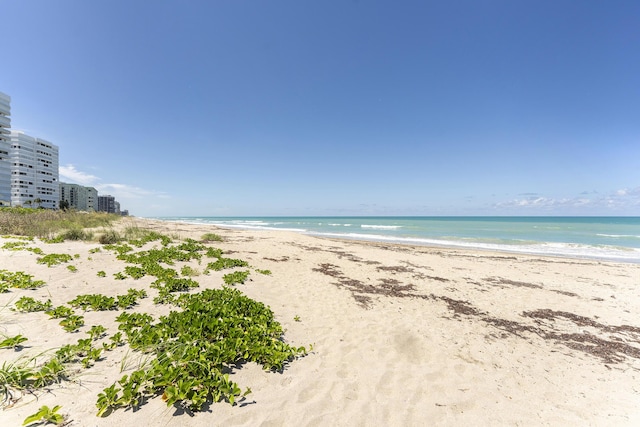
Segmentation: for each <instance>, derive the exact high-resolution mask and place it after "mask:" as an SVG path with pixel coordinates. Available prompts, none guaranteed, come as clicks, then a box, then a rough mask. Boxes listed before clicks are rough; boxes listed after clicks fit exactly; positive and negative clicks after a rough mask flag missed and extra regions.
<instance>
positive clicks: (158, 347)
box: [0, 227, 306, 423]
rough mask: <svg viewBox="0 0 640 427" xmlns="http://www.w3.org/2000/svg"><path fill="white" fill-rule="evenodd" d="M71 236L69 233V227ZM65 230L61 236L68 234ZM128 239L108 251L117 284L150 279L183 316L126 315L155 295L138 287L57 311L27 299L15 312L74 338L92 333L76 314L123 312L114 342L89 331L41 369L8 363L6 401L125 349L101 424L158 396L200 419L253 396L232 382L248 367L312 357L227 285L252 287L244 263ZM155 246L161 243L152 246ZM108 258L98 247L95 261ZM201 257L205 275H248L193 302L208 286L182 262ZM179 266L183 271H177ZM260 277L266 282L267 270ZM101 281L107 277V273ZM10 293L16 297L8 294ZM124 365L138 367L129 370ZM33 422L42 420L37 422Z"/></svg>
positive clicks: (77, 300) (193, 244)
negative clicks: (212, 408) (44, 320)
mask: <svg viewBox="0 0 640 427" xmlns="http://www.w3.org/2000/svg"><path fill="white" fill-rule="evenodd" d="M64 230H70V227H67V228H65V229H64ZM64 230H62V232H60V234H64ZM123 235H124V236H127V239H128V240H127V241H126V243H123V240H117V241H113V242H110V243H108V244H104V246H102V248H103V249H104V250H108V251H113V253H114V254H115V256H116V258H117V259H118V260H120V261H123V262H125V263H127V264H128V265H126V266H125V268H124V269H123V271H122V272H119V273H116V274H114V276H113V277H114V278H115V279H117V280H124V279H127V278H129V277H130V278H133V279H140V278H142V277H144V276H152V277H153V278H154V279H155V280H154V281H153V282H152V283H151V285H150V287H151V288H153V289H156V290H157V295H156V296H155V297H154V303H156V304H172V305H173V306H175V310H174V309H172V311H171V312H170V313H169V314H168V315H166V316H159V317H154V316H152V315H151V314H149V313H141V312H135V311H124V310H126V309H128V308H131V307H132V306H134V305H136V304H137V303H138V301H139V299H141V298H146V297H147V290H145V289H133V288H131V289H129V290H128V291H127V293H126V294H123V295H115V296H107V295H101V294H80V295H76V296H75V297H73V299H72V300H71V301H68V303H67V304H66V305H60V306H57V307H54V306H53V305H52V303H51V300H47V301H46V302H43V301H37V300H35V299H33V298H28V297H23V298H20V300H18V301H17V302H16V304H15V310H16V311H22V312H30V311H44V312H45V313H46V314H47V315H49V316H50V317H51V318H56V319H60V320H59V322H60V325H61V326H62V327H63V328H64V330H66V331H68V332H77V331H78V330H80V328H82V327H83V326H85V318H84V316H82V315H79V314H76V311H77V312H78V313H81V310H82V311H85V312H86V311H89V310H91V311H106V310H110V311H115V310H122V311H121V312H119V313H118V316H117V317H116V322H117V325H118V330H117V332H115V333H114V334H112V335H111V336H109V332H110V331H109V330H108V328H107V327H105V326H103V325H99V324H94V325H87V328H86V329H83V330H84V331H85V332H84V333H86V334H87V335H84V333H83V334H82V335H83V336H84V338H81V339H78V341H77V343H75V344H66V345H64V346H62V347H60V348H58V349H57V350H56V351H55V354H54V356H53V357H52V358H51V359H49V360H48V361H47V362H46V363H45V364H44V365H42V366H36V364H35V360H32V361H30V362H29V363H26V362H25V363H23V362H20V361H18V362H12V363H5V366H3V367H2V369H4V371H2V369H0V393H4V394H5V395H7V394H11V393H13V391H14V390H25V389H26V390H28V391H29V392H33V391H34V390H36V389H37V388H42V387H45V386H47V384H52V383H53V382H54V381H60V380H61V379H64V378H66V373H67V372H76V371H78V370H77V369H75V368H74V369H73V370H70V368H69V364H77V366H79V367H83V368H85V369H89V368H91V367H92V366H94V364H95V363H96V362H98V361H100V360H104V359H105V358H106V357H115V355H116V354H118V353H117V352H110V351H111V350H113V349H115V348H116V347H121V346H126V347H125V349H123V352H124V351H126V355H125V356H124V357H122V361H121V364H122V371H121V375H122V377H121V378H119V379H116V380H115V381H114V382H113V384H111V385H110V386H109V387H106V388H104V390H103V391H102V392H101V393H99V395H98V396H97V401H96V407H97V412H98V415H100V416H105V415H108V414H109V413H110V412H111V411H113V410H117V409H118V408H123V409H125V408H130V409H135V408H137V407H139V406H140V405H142V404H144V402H145V401H147V400H148V399H151V398H154V397H155V398H157V397H160V398H162V399H163V401H164V402H165V403H166V404H167V405H168V406H176V407H179V408H182V409H184V410H186V411H187V412H189V411H199V410H202V409H203V407H205V405H207V404H210V403H212V402H220V401H226V402H228V403H230V404H235V403H236V402H238V400H240V399H243V398H244V396H246V395H247V394H248V393H250V392H251V390H250V389H249V388H246V389H244V390H242V389H241V388H240V385H238V384H236V383H235V382H234V381H233V380H232V377H231V376H230V375H231V374H232V373H233V370H235V369H239V368H241V367H242V365H243V364H245V363H248V362H254V363H258V364H260V365H261V366H262V367H263V368H264V369H265V370H268V371H281V370H282V369H284V367H285V366H286V365H287V364H288V363H289V362H290V361H292V360H294V359H295V358H297V357H301V356H303V355H305V354H306V349H305V348H304V347H294V346H290V345H289V344H287V343H286V342H285V341H284V339H283V334H284V331H283V329H282V327H281V326H280V324H279V323H278V322H276V321H275V319H274V315H273V312H272V311H271V310H270V308H269V307H267V306H265V305H264V304H262V303H260V302H257V301H255V300H252V299H250V298H248V297H247V296H245V295H244V294H242V293H241V292H240V291H239V290H237V289H235V288H232V287H228V286H227V285H234V284H237V283H244V282H245V281H246V280H247V279H248V277H249V276H250V273H251V271H252V270H249V269H248V268H250V267H249V264H248V263H247V262H246V261H243V260H239V259H231V258H224V257H223V256H222V255H223V252H222V250H221V249H216V248H211V247H208V246H206V245H205V244H203V242H202V241H196V240H193V239H184V240H183V241H175V243H174V240H173V239H172V238H169V237H167V236H164V235H162V234H160V233H157V232H153V231H150V230H141V229H137V230H135V231H133V230H132V231H125V232H124V233H123ZM150 242H157V243H154V244H153V245H147V243H150ZM20 246H22V247H26V246H27V245H14V247H16V248H18V247H20ZM145 249H146V250H145ZM100 250H101V248H95V249H92V250H91V251H90V252H91V253H96V252H98V251H100ZM203 256H207V257H209V258H215V259H214V260H211V261H215V262H211V263H209V265H208V266H207V269H208V270H215V271H220V270H225V269H232V268H242V267H245V268H246V270H245V271H233V270H231V272H230V273H229V274H225V275H224V276H223V278H222V280H223V283H222V289H207V290H205V291H202V292H199V293H192V292H194V291H193V290H194V289H195V288H197V287H199V285H200V284H199V283H198V281H196V280H194V279H193V278H194V277H196V276H198V275H199V274H200V273H199V271H198V270H197V269H196V268H194V266H193V265H194V263H192V264H191V265H189V264H183V263H189V262H192V261H197V262H198V264H200V262H201V259H202V257H203ZM76 258H78V257H76ZM72 259H73V257H72V256H70V255H66V254H50V255H43V256H42V257H41V258H39V262H40V263H41V264H47V265H49V266H51V265H57V264H60V263H64V262H69V261H71V260H72ZM177 263H180V264H179V265H180V267H175V268H172V266H174V265H175V264H177ZM70 267H74V266H72V265H68V266H67V268H69V269H70V270H71V268H70ZM256 271H258V272H260V273H262V274H267V273H266V271H267V270H264V271H262V270H256ZM269 273H270V272H269ZM97 275H98V276H100V277H106V276H107V274H106V272H105V271H104V270H100V271H99V272H98V273H97ZM23 279H24V278H23ZM32 282H34V281H33V280H32ZM42 284H44V282H43V283H42ZM6 286H7V289H8V287H9V285H6ZM74 310H75V311H74ZM10 344H11V343H7V345H10ZM125 359H128V360H136V361H138V362H136V363H134V364H130V363H128V362H125ZM125 364H126V365H127V366H126V369H125ZM131 369H133V371H131ZM125 370H126V371H127V372H126V374H124V371H125ZM5 371H7V372H9V374H8V375H9V376H11V377H12V378H13V379H12V380H11V381H12V384H15V385H7V383H6V382H2V375H3V372H5ZM78 372H79V371H78ZM107 385H108V384H107ZM2 387H4V388H2ZM5 390H6V391H5ZM14 401H15V399H14ZM36 414H37V413H36ZM36 414H33V415H34V416H36ZM32 422H34V423H35V422H39V421H36V420H35V419H34V421H32ZM40 422H41V421H40Z"/></svg>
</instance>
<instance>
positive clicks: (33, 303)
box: [14, 296, 52, 313]
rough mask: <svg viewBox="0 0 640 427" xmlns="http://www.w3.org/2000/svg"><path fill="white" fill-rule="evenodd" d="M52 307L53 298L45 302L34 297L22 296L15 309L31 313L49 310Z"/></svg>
mask: <svg viewBox="0 0 640 427" xmlns="http://www.w3.org/2000/svg"><path fill="white" fill-rule="evenodd" d="M51 307H52V304H51V300H50V299H48V300H46V301H45V302H42V301H37V300H35V299H34V298H32V297H26V296H24V297H20V299H19V300H18V301H16V303H15V304H14V310H15V311H21V312H23V313H31V312H36V311H47V310H50V309H51Z"/></svg>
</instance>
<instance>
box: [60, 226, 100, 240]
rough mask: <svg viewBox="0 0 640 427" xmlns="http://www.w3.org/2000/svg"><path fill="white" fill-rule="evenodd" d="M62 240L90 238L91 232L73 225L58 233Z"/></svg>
mask: <svg viewBox="0 0 640 427" xmlns="http://www.w3.org/2000/svg"><path fill="white" fill-rule="evenodd" d="M60 236H61V237H62V239H64V240H91V239H92V238H93V233H92V232H90V231H86V230H84V229H82V228H78V227H73V228H70V229H68V230H66V231H64V232H62V233H61V234H60Z"/></svg>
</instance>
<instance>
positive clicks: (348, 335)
mask: <svg viewBox="0 0 640 427" xmlns="http://www.w3.org/2000/svg"><path fill="white" fill-rule="evenodd" d="M132 224H133V225H137V226H140V227H148V228H151V229H153V230H156V231H159V232H162V233H163V234H167V235H169V236H175V237H179V238H181V239H184V238H187V237H190V238H195V239H198V238H199V237H200V236H201V235H202V234H204V233H207V232H214V233H217V234H219V235H221V236H222V237H223V238H224V241H223V242H220V243H212V246H215V247H219V248H221V249H223V250H224V251H225V253H231V254H234V255H233V256H234V257H238V258H241V259H244V260H246V261H248V262H249V263H250V265H251V266H253V267H255V268H259V269H268V270H270V271H271V272H272V274H271V275H268V276H267V275H257V274H252V275H251V281H249V282H247V283H245V284H243V285H236V287H237V288H238V289H239V290H241V291H242V292H243V293H245V294H246V295H248V296H249V297H251V298H253V299H255V300H258V301H261V302H264V303H265V304H267V305H269V306H270V307H271V308H272V310H273V311H274V313H275V316H276V319H277V320H278V321H279V322H280V323H281V324H282V325H283V327H284V328H285V330H286V333H285V340H286V341H287V342H291V343H294V344H296V345H308V344H313V351H312V352H311V353H310V354H309V355H307V356H306V357H303V358H301V359H298V360H295V361H293V362H291V363H290V365H289V366H288V367H287V369H285V370H284V371H283V372H282V373H281V374H273V373H267V372H264V371H262V370H261V369H260V368H258V367H257V366H253V365H250V364H248V365H247V366H244V367H243V368H242V369H240V370H238V371H236V372H234V373H233V377H234V378H236V379H237V381H238V382H239V383H241V384H242V385H244V386H249V387H251V389H252V391H253V393H252V394H250V395H249V396H248V398H247V401H245V402H244V403H243V404H241V405H236V406H230V405H228V404H227V403H215V404H212V405H211V406H210V407H209V408H208V412H203V413H196V414H194V416H192V417H191V416H189V415H187V414H183V415H179V416H175V412H176V410H175V409H174V408H167V407H166V405H165V404H164V403H163V402H162V400H161V399H160V398H156V399H152V400H151V401H149V402H148V403H147V404H145V405H143V406H142V407H141V408H140V410H138V411H136V412H131V411H124V410H118V411H115V412H114V413H113V414H111V415H110V416H109V417H107V418H97V417H96V416H95V412H96V409H95V399H96V395H97V393H98V392H99V391H101V390H102V388H104V387H106V386H108V385H110V384H111V382H112V381H113V380H114V379H117V378H119V376H118V372H117V371H118V370H119V369H120V368H121V363H120V361H119V360H116V359H113V360H111V359H108V360H106V361H105V362H104V364H102V363H98V364H96V366H95V368H92V371H91V372H90V373H89V374H87V375H86V376H84V377H82V379H81V381H80V383H77V382H75V383H67V384H63V387H59V388H56V387H53V389H52V390H51V391H50V392H49V393H45V394H43V395H39V396H38V400H37V401H36V400H34V399H32V398H30V397H29V396H25V398H24V400H23V401H22V402H19V403H18V404H16V405H15V406H14V407H13V408H10V409H4V410H2V411H1V412H0V421H3V424H6V425H19V424H21V423H22V420H24V418H25V417H26V415H29V414H31V413H33V412H35V411H36V410H37V408H38V407H39V406H40V405H43V404H47V405H50V406H53V405H55V404H62V405H63V409H62V411H63V412H66V413H68V414H69V417H70V419H71V420H72V422H71V423H70V424H69V425H77V426H81V425H98V426H115V425H140V424H141V423H146V424H153V425H176V426H177V425H188V426H204V425H211V423H216V424H226V425H261V424H263V425H294V424H295V425H318V424H319V425H345V426H346V425H394V426H396V425H397V426H400V425H424V424H425V423H428V424H432V425H461V424H469V425H532V424H534V425H541V424H547V425H567V424H569V425H637V424H638V423H639V422H640V414H639V412H640V411H639V410H638V408H640V390H638V389H637V384H638V378H639V374H638V372H639V369H640V322H638V320H637V316H636V313H638V312H640V301H638V299H637V297H636V295H637V291H638V286H639V285H640V265H637V264H632V263H619V262H609V261H602V260H588V259H572V258H564V257H562V258H560V257H548V256H539V255H527V254H515V253H505V252H494V251H485V250H468V249H462V248H443V247H428V246H411V245H406V244H395V243H386V242H363V241H351V240H343V239H332V238H331V239H330V238H326V237H323V238H317V237H313V236H309V235H305V234H300V233H295V232H290V231H271V230H269V231H267V230H260V231H255V230H253V231H252V230H241V229H228V228H220V227H215V226H211V225H206V224H200V225H194V224H185V223H178V222H170V221H160V220H148V219H134V218H130V219H127V220H123V221H122V222H121V224H120V226H121V227H124V226H127V225H132ZM3 241H4V239H3ZM38 246H39V247H42V248H43V250H45V251H48V252H51V251H55V252H68V253H79V254H80V258H79V259H78V261H77V262H76V263H75V264H76V265H77V268H78V272H77V273H70V272H69V271H67V270H66V269H65V268H64V267H63V266H57V267H54V268H47V267H46V266H42V265H38V264H36V263H35V255H34V254H32V253H29V252H10V251H7V250H0V256H1V257H2V259H3V265H4V267H3V268H5V269H10V270H12V271H25V272H27V273H29V274H33V275H34V277H35V278H36V279H41V280H45V281H46V282H47V286H46V287H45V288H42V289H41V290H38V291H12V292H11V293H10V294H7V293H5V294H0V301H1V302H2V304H1V305H2V306H5V307H9V306H10V305H11V301H14V300H15V298H16V297H18V296H20V295H37V296H42V297H46V296H47V295H51V296H53V297H55V298H56V303H64V302H65V301H68V300H70V299H71V298H73V295H77V294H78V293H81V292H82V293H86V292H96V291H98V290H100V291H101V292H103V293H110V292H116V291H117V290H118V289H120V288H123V289H125V288H126V287H131V286H135V287H140V288H142V287H144V286H147V285H148V281H146V282H145V280H142V279H141V280H140V281H133V280H130V279H129V280H126V281H123V282H125V283H118V281H112V280H111V279H104V280H106V281H100V280H102V279H100V280H98V279H96V271H97V270H100V269H102V270H107V271H108V273H112V272H116V271H119V270H121V269H122V263H121V262H119V261H117V260H115V256H113V254H111V253H107V252H104V253H99V254H94V255H92V256H91V257H92V258H93V259H92V260H88V257H89V252H88V251H89V250H90V249H92V248H95V247H99V246H101V245H99V244H97V243H84V242H65V243H62V244H58V245H55V246H54V247H52V245H46V244H41V243H40V244H38ZM9 265H10V266H11V267H8V266H9ZM194 265H195V264H194ZM195 266H196V268H197V265H195ZM200 268H202V267H200ZM196 279H197V280H198V281H199V282H200V286H201V288H200V289H197V290H202V289H204V288H207V287H214V288H216V287H220V286H221V283H220V280H219V279H220V278H219V277H212V276H199V277H196ZM197 290H196V291H197ZM136 310H140V311H148V312H151V313H154V314H156V313H158V312H159V311H158V310H159V309H158V308H157V307H155V306H153V304H151V302H150V301H146V302H145V303H144V304H141V306H140V307H139V308H136ZM160 311H161V310H160ZM38 314H39V315H40V316H38ZM25 316H26V317H25ZM86 316H87V318H88V319H89V317H91V318H92V320H95V321H100V322H103V323H105V324H106V321H104V320H103V319H102V318H103V317H104V316H105V315H104V314H103V313H95V312H87V313H86ZM2 317H3V322H2V323H3V325H4V328H5V329H6V331H2V332H3V333H7V334H9V335H10V334H15V333H21V334H23V335H25V336H27V337H29V338H30V339H32V338H33V342H34V343H35V342H36V341H37V337H39V336H40V337H42V338H46V339H47V341H46V343H44V344H41V345H40V346H34V347H33V348H30V349H25V350H23V352H25V351H34V352H37V351H43V350H45V349H46V348H51V347H55V346H57V345H60V344H61V343H63V342H64V340H65V339H67V340H69V339H73V340H75V339H77V335H78V334H76V336H75V337H74V336H71V337H69V336H68V335H69V334H66V333H63V332H61V329H60V327H59V326H58V325H57V322H55V321H53V320H48V319H47V320H44V321H43V319H46V316H44V317H42V313H29V314H28V315H27V314H23V313H14V312H11V311H9V310H8V308H5V309H4V310H3V312H2ZM24 319H27V320H24ZM43 322H44V323H43ZM7 351H8V350H0V358H2V359H0V360H5V358H6V357H8V356H14V355H13V354H11V355H10V354H9V353H7ZM129 357H130V358H131V355H130V356H129ZM131 360H132V358H131ZM114 374H115V378H114ZM5 420H6V422H4V421H5Z"/></svg>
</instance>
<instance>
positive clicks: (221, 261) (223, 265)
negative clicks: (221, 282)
mask: <svg viewBox="0 0 640 427" xmlns="http://www.w3.org/2000/svg"><path fill="white" fill-rule="evenodd" d="M248 266H249V263H248V262H246V261H243V260H241V259H233V258H223V257H220V258H218V259H217V260H216V261H215V262H210V263H208V264H207V268H206V269H207V270H214V271H220V270H224V269H227V268H234V267H248Z"/></svg>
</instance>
